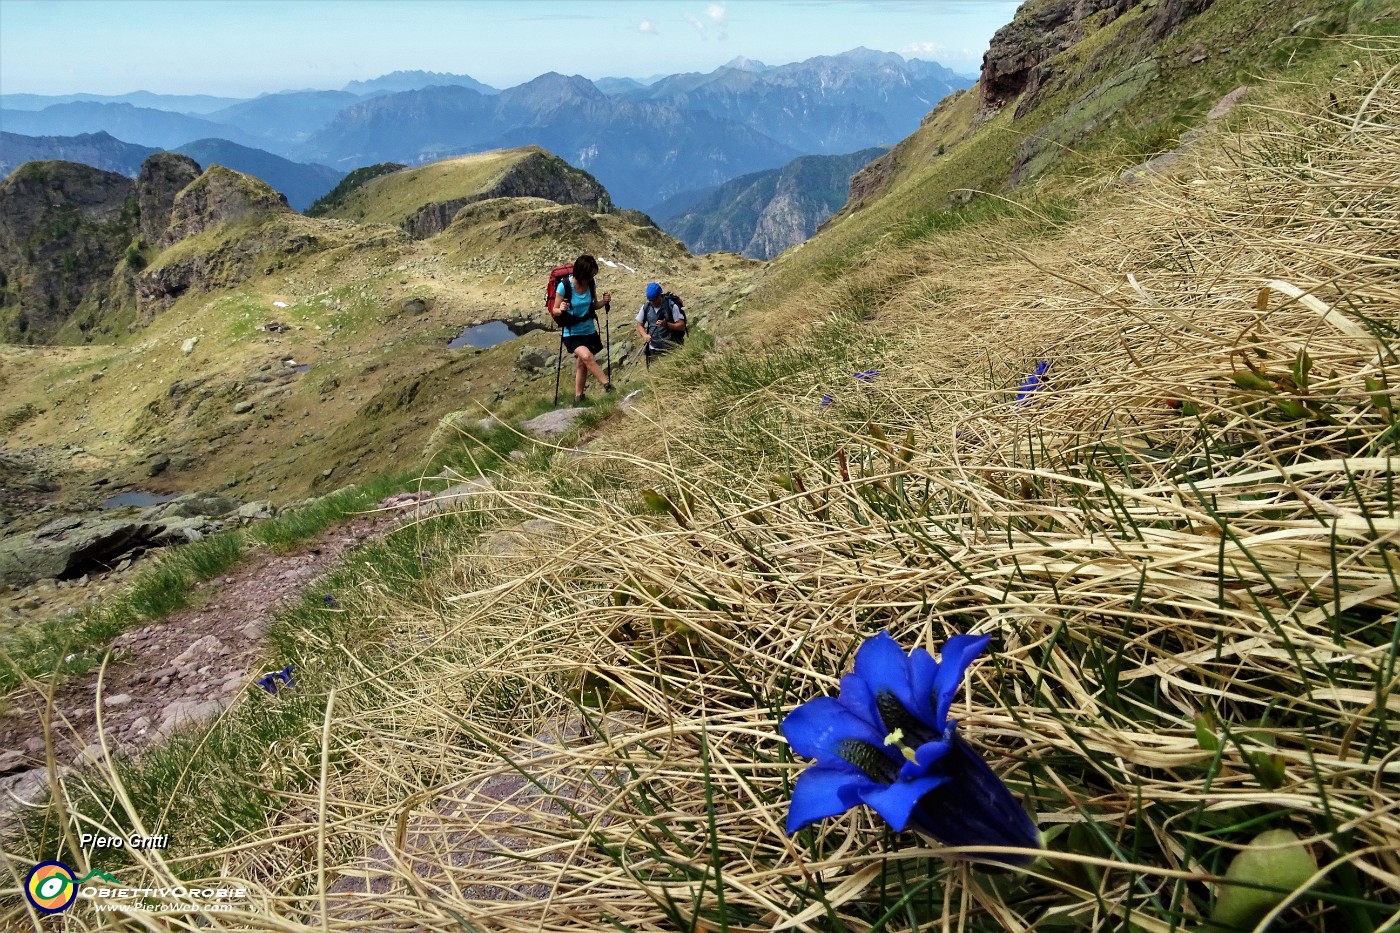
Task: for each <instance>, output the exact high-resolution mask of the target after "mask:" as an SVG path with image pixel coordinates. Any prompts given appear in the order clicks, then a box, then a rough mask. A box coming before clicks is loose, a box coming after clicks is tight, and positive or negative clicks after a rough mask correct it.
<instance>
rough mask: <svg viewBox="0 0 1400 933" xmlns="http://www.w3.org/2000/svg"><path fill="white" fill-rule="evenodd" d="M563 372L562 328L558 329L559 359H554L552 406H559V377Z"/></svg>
mask: <svg viewBox="0 0 1400 933" xmlns="http://www.w3.org/2000/svg"><path fill="white" fill-rule="evenodd" d="M563 374H564V330H563V328H560V330H559V359H557V360H555V361H554V407H555V408H558V407H559V377H560V376H561V375H563Z"/></svg>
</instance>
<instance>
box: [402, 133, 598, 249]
mask: <svg viewBox="0 0 1400 933" xmlns="http://www.w3.org/2000/svg"><path fill="white" fill-rule="evenodd" d="M492 198H544V199H545V200H547V201H553V202H555V203H556V204H576V205H578V206H580V207H585V208H587V209H588V210H589V211H592V212H594V213H599V214H606V213H609V212H610V211H612V210H613V203H612V198H610V197H609V196H608V192H607V191H606V190H605V189H604V188H603V186H602V185H600V184H599V183H598V180H597V179H596V178H594V177H593V176H592V175H590V174H588V173H587V172H585V171H582V170H580V169H576V168H574V167H573V166H572V165H570V164H569V163H567V162H565V161H564V160H563V159H561V158H559V157H558V156H556V155H552V154H550V153H548V152H545V151H543V150H541V151H539V152H535V153H531V154H530V155H528V156H526V157H525V158H523V159H521V160H520V161H518V162H516V163H515V164H514V165H512V166H511V167H510V168H509V169H507V170H506V172H505V173H504V174H502V175H501V177H500V178H499V179H498V180H497V181H496V183H495V184H493V185H491V187H490V188H488V189H487V190H485V191H482V192H481V193H479V194H475V195H472V196H471V197H467V198H455V199H453V200H450V201H439V202H437V203H434V204H425V205H424V206H423V207H421V208H419V209H418V210H417V211H416V212H415V213H413V214H412V215H410V216H409V217H408V219H407V220H405V221H404V224H403V226H404V230H405V231H407V233H408V235H409V236H411V237H413V238H414V239H417V240H422V239H427V238H428V237H430V236H436V235H437V234H439V233H441V232H442V231H444V230H446V229H447V227H448V225H449V224H451V223H452V218H453V217H455V216H456V215H457V212H458V211H460V210H461V209H462V208H463V207H465V206H467V205H468V204H471V203H473V202H475V201H487V200H490V199H492Z"/></svg>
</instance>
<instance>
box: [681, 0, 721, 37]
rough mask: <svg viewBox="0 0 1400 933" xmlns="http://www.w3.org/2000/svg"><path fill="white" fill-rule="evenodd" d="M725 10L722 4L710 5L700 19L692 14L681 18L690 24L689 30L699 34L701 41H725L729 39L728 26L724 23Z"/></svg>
mask: <svg viewBox="0 0 1400 933" xmlns="http://www.w3.org/2000/svg"><path fill="white" fill-rule="evenodd" d="M725 15H726V10H725V8H724V6H723V4H719V3H711V4H710V5H709V6H707V7H705V16H704V18H703V19H702V18H701V17H699V16H696V15H695V14H694V13H686V14H684V16H683V18H684V19H685V21H686V22H687V23H689V24H690V26H691V28H692V29H694V30H695V31H696V32H698V33H699V34H700V38H701V39H721V40H723V39H727V38H729V29H728V25H727V24H726V22H725Z"/></svg>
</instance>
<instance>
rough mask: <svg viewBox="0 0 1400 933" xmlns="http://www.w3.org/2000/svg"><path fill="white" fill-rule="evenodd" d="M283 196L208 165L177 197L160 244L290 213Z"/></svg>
mask: <svg viewBox="0 0 1400 933" xmlns="http://www.w3.org/2000/svg"><path fill="white" fill-rule="evenodd" d="M291 211H292V209H291V208H290V207H288V206H287V198H286V196H285V195H282V194H279V193H277V192H276V191H274V190H273V189H272V187H271V186H270V185H268V184H267V183H265V182H262V181H259V180H258V179H256V178H253V177H251V176H248V175H241V174H239V173H238V172H235V171H233V170H232V169H227V168H224V167H223V166H222V165H211V166H209V168H208V169H207V170H206V171H205V172H204V174H203V175H200V176H199V177H198V178H196V179H195V180H194V181H193V182H191V183H190V184H189V185H187V186H186V187H185V188H184V189H183V190H181V191H180V192H179V193H178V194H177V195H176V196H175V200H174V203H173V204H172V205H171V209H170V223H169V225H168V226H167V227H166V229H165V233H164V234H163V235H162V236H161V240H160V243H161V246H172V245H174V244H176V243H178V242H180V241H181V240H185V239H188V238H189V237H192V236H197V235H199V234H201V233H203V232H205V231H206V230H211V229H213V228H214V227H217V226H219V225H221V224H227V223H236V222H239V221H254V222H256V221H259V220H262V219H265V218H267V217H270V216H272V215H274V214H279V213H291Z"/></svg>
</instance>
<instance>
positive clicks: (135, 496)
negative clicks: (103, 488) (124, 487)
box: [102, 489, 180, 509]
mask: <svg viewBox="0 0 1400 933" xmlns="http://www.w3.org/2000/svg"><path fill="white" fill-rule="evenodd" d="M178 498H180V494H179V493H178V492H170V493H164V492H147V491H146V490H144V489H132V490H130V491H128V492H119V493H117V494H116V495H115V496H109V497H108V498H106V499H103V500H102V507H103V508H104V509H120V508H125V507H126V506H129V505H136V506H140V507H142V508H145V507H146V506H148V505H160V504H161V503H162V502H169V501H170V500H172V499H178Z"/></svg>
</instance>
